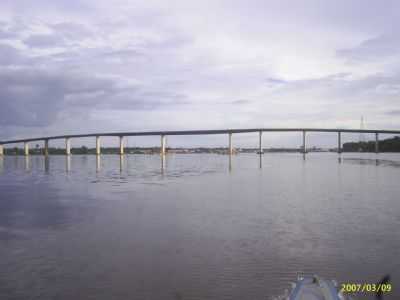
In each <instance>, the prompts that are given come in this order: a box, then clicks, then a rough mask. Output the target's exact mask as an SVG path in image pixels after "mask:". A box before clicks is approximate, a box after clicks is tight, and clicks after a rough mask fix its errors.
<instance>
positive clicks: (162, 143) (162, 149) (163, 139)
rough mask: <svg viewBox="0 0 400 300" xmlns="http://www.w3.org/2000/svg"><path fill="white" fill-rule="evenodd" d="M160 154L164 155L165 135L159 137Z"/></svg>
mask: <svg viewBox="0 0 400 300" xmlns="http://www.w3.org/2000/svg"><path fill="white" fill-rule="evenodd" d="M160 154H161V155H165V135H162V136H161V147H160Z"/></svg>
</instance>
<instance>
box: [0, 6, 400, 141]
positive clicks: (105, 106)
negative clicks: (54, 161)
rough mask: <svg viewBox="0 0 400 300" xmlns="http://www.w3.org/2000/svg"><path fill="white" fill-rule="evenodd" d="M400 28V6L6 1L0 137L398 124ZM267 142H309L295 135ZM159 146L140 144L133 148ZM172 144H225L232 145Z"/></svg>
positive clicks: (0, 34)
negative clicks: (362, 119)
mask: <svg viewBox="0 0 400 300" xmlns="http://www.w3.org/2000/svg"><path fill="white" fill-rule="evenodd" d="M399 31H400V2H399V1H390V0H387V1H365V0H359V1H349V0H344V1H342V0H336V1H321V0H316V1H311V0H310V1H288V0H280V1H267V0H262V1H261V0H254V1H235V0H230V1H215V0H214V1H173V0H169V1H164V0H146V1H120V0H113V1H105V0H78V1H73V0H61V1H55V0H35V1H28V0H25V1H24V0H2V1H1V2H0V105H1V108H0V140H6V139H10V138H25V137H35V136H47V135H57V134H74V133H90V132H107V131H108V132H115V131H149V130H186V129H187V130H189V129H227V128H258V127H326V128H360V119H361V116H363V117H364V127H365V128H369V129H375V128H376V129H400V119H399V117H400V32H399ZM366 138H368V137H366ZM235 139H236V140H234V141H235V143H236V145H239V146H245V145H248V146H255V145H256V144H257V141H258V140H257V137H256V135H254V134H253V135H246V136H240V137H239V136H237V137H235ZM346 139H348V140H350V139H356V140H357V139H358V135H357V136H351V137H343V140H344V141H346ZM264 140H265V143H266V144H270V145H271V146H272V145H273V146H297V145H299V144H300V143H301V137H300V135H296V134H269V135H267V134H265V135H264ZM92 142H93V141H89V142H88V143H89V144H90V143H92ZM154 142H155V140H154V138H148V139H147V140H146V139H143V141H142V140H139V141H138V140H133V138H130V139H129V142H128V143H129V144H128V145H132V146H133V145H134V146H139V145H141V144H143V145H149V144H151V143H154ZM169 142H170V143H171V145H173V146H200V145H202V146H203V145H216V146H217V145H218V146H219V145H221V144H223V145H224V144H226V142H227V138H223V137H187V138H186V137H173V138H170V139H169ZM310 142H311V143H312V144H313V145H317V146H325V145H326V146H328V145H332V144H334V143H335V142H336V136H332V135H329V134H315V135H311V136H310ZM77 143H78V142H77ZM110 143H113V141H110ZM157 143H159V140H158V139H157Z"/></svg>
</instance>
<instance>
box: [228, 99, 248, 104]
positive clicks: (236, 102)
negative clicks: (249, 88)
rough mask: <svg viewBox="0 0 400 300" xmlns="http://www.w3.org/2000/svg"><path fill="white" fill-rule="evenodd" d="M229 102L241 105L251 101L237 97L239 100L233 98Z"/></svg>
mask: <svg viewBox="0 0 400 300" xmlns="http://www.w3.org/2000/svg"><path fill="white" fill-rule="evenodd" d="M231 103H232V104H235V105H243V104H249V103H251V101H250V100H245V99H239V100H234V101H232V102H231Z"/></svg>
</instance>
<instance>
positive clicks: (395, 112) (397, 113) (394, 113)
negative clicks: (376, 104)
mask: <svg viewBox="0 0 400 300" xmlns="http://www.w3.org/2000/svg"><path fill="white" fill-rule="evenodd" d="M385 114H386V115H388V116H400V109H393V110H390V111H387V112H386V113H385Z"/></svg>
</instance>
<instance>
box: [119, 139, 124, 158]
mask: <svg viewBox="0 0 400 300" xmlns="http://www.w3.org/2000/svg"><path fill="white" fill-rule="evenodd" d="M119 154H120V155H124V137H123V136H120V137H119Z"/></svg>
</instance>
